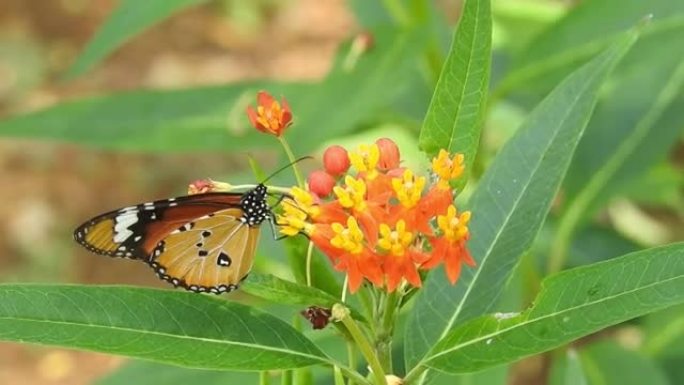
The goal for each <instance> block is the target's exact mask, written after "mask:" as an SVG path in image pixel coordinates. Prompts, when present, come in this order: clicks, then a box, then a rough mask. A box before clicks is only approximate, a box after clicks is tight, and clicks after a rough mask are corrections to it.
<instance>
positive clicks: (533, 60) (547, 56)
mask: <svg viewBox="0 0 684 385" xmlns="http://www.w3.org/2000/svg"><path fill="white" fill-rule="evenodd" d="M616 9H619V10H620V12H616V11H615V10H616ZM648 17H651V18H652V21H651V23H650V26H648V27H647V28H645V29H644V35H648V34H650V33H656V32H657V31H658V30H659V29H661V28H669V26H672V25H682V24H684V3H682V2H679V1H671V0H652V1H642V0H592V1H583V2H581V3H580V4H579V5H577V6H576V7H575V8H574V9H573V10H572V11H571V12H569V13H568V14H567V15H566V16H565V17H563V18H562V19H560V20H559V21H558V22H557V23H554V24H553V25H551V26H550V27H549V28H548V29H546V30H545V31H543V32H542V33H540V34H539V36H538V37H537V38H535V39H532V40H531V41H530V43H529V44H528V47H527V49H523V50H521V51H520V52H519V53H518V55H516V58H515V59H514V60H513V64H512V69H511V70H510V71H509V72H508V73H507V74H506V77H505V78H504V79H503V80H502V82H501V84H499V85H498V88H499V90H498V91H499V92H501V93H507V92H509V91H511V90H518V91H522V92H523V93H529V92H539V91H542V92H545V91H544V90H547V89H550V88H551V87H553V85H554V84H556V83H557V82H558V81H560V80H561V79H562V78H563V76H565V75H566V74H568V73H569V72H570V71H572V70H573V69H574V68H576V67H577V66H578V65H579V64H581V63H584V62H585V61H586V60H588V59H589V58H591V57H592V56H593V55H595V54H596V53H597V52H600V51H601V50H602V49H604V48H605V47H606V46H608V45H609V44H610V42H611V41H612V40H613V39H614V38H615V37H616V36H618V35H619V34H620V33H622V31H624V30H625V29H627V28H629V27H631V26H633V25H634V24H635V23H637V22H639V21H640V20H644V19H646V18H648Z"/></svg>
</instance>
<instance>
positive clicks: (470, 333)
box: [425, 243, 684, 373]
mask: <svg viewBox="0 0 684 385" xmlns="http://www.w3.org/2000/svg"><path fill="white" fill-rule="evenodd" d="M681 302H684V243H678V244H672V245H667V246H663V247H659V248H653V249H648V250H644V251H640V252H636V253H632V254H627V255H625V256H623V257H620V258H617V259H613V260H610V261H606V262H601V263H597V264H594V265H590V266H584V267H579V268H576V269H572V270H567V271H564V272H561V273H559V274H555V275H552V276H550V277H549V278H546V279H545V280H544V281H543V282H542V288H541V291H540V293H539V295H538V296H537V298H536V300H535V301H534V305H533V306H532V307H531V308H530V309H528V310H526V311H525V312H524V313H521V314H517V313H514V314H494V315H487V316H483V317H480V318H476V319H473V320H471V321H469V322H466V323H465V324H463V325H461V326H459V327H458V328H456V329H454V330H453V331H452V332H451V333H449V335H448V336H447V337H445V338H444V339H443V340H442V341H440V342H439V343H438V344H437V345H436V346H435V347H434V349H433V350H432V351H431V352H430V353H429V354H428V356H427V358H426V360H425V364H426V365H427V366H429V367H431V368H434V369H438V370H442V371H446V372H450V373H463V372H471V371H476V370H481V369H485V368H488V367H491V366H495V365H500V364H503V363H509V362H512V361H515V360H518V359H521V358H523V357H527V356H530V355H533V354H538V353H542V352H545V351H548V350H551V349H554V348H556V347H558V346H561V345H564V344H566V343H568V342H570V341H573V340H575V339H577V338H580V337H583V336H586V335H588V334H591V333H594V332H596V331H598V330H601V329H603V328H606V327H608V326H611V325H615V324H617V323H620V322H623V321H626V320H629V319H632V318H635V317H639V316H641V315H644V314H647V313H650V312H654V311H657V310H660V309H664V308H666V307H668V306H671V305H675V304H678V303H681Z"/></svg>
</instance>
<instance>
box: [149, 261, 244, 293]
mask: <svg viewBox="0 0 684 385" xmlns="http://www.w3.org/2000/svg"><path fill="white" fill-rule="evenodd" d="M149 265H150V267H152V269H154V271H155V272H156V273H157V277H158V278H159V279H161V280H162V281H166V282H168V283H170V284H172V285H173V286H174V287H180V288H183V289H185V290H188V291H191V292H193V293H208V294H216V295H219V294H223V293H230V292H231V291H235V290H237V289H238V288H239V285H235V284H232V283H231V284H228V285H217V286H200V285H190V284H188V283H187V282H185V280H183V279H179V278H176V277H172V276H170V275H168V274H166V269H164V267H162V266H161V265H159V264H158V263H156V262H152V263H150V264H149Z"/></svg>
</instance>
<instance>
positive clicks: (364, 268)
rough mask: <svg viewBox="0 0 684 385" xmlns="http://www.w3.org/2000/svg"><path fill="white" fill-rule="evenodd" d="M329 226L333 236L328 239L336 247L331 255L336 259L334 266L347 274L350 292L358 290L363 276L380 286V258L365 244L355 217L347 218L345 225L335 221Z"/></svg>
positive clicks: (381, 276) (381, 279)
mask: <svg viewBox="0 0 684 385" xmlns="http://www.w3.org/2000/svg"><path fill="white" fill-rule="evenodd" d="M331 227H332V230H333V232H334V233H335V236H334V237H333V238H332V239H331V240H330V244H331V245H332V246H333V247H335V248H337V249H338V251H337V252H336V253H335V255H333V256H331V257H332V258H333V260H334V261H337V262H336V264H335V268H336V269H337V270H342V271H345V272H346V273H347V275H348V276H349V290H350V291H351V292H352V293H353V292H355V291H356V290H358V288H359V287H360V286H361V283H362V282H363V278H366V279H368V280H369V281H371V282H372V283H373V284H375V285H376V286H382V284H383V275H382V268H381V265H380V258H379V257H378V256H377V255H376V254H375V253H373V252H372V251H371V250H370V249H369V248H368V246H367V245H366V244H365V242H364V236H363V232H361V229H360V228H359V225H358V223H357V222H356V219H354V217H349V218H347V226H346V227H345V226H344V225H342V224H341V223H337V222H336V223H333V224H332V226H331Z"/></svg>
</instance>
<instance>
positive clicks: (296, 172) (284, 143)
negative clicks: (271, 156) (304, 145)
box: [278, 136, 305, 188]
mask: <svg viewBox="0 0 684 385" xmlns="http://www.w3.org/2000/svg"><path fill="white" fill-rule="evenodd" d="M278 140H279V141H280V144H281V145H282V146H283V150H285V154H287V158H288V159H289V160H290V162H292V170H293V171H294V175H295V179H297V185H298V186H299V187H301V188H305V186H304V179H303V178H302V174H301V173H300V172H299V167H297V164H296V163H295V161H296V160H297V159H296V158H295V156H294V153H293V152H292V149H291V148H290V145H289V144H288V143H287V140H285V137H284V136H279V137H278Z"/></svg>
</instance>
